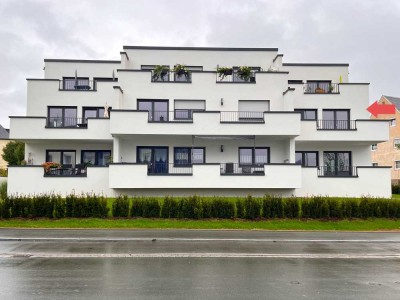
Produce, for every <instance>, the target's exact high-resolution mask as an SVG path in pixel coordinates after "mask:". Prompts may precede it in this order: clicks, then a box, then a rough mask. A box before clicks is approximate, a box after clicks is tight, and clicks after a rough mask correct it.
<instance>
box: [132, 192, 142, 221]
mask: <svg viewBox="0 0 400 300" xmlns="http://www.w3.org/2000/svg"><path fill="white" fill-rule="evenodd" d="M143 201H144V200H142V199H141V198H138V197H135V198H133V200H132V207H131V216H132V217H142V216H143Z"/></svg>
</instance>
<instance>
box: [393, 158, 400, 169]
mask: <svg viewBox="0 0 400 300" xmlns="http://www.w3.org/2000/svg"><path fill="white" fill-rule="evenodd" d="M394 169H395V170H399V169H400V160H396V161H395V162H394Z"/></svg>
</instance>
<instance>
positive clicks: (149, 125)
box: [8, 46, 391, 197]
mask: <svg viewBox="0 0 400 300" xmlns="http://www.w3.org/2000/svg"><path fill="white" fill-rule="evenodd" d="M120 55H121V59H120V60H115V61H105V60H66V59H45V60H44V62H45V71H44V78H43V79H27V85H28V92H27V110H26V116H11V117H10V118H11V130H10V139H13V140H20V141H23V142H24V143H26V151H25V153H26V154H25V155H26V158H25V159H26V161H27V162H28V165H26V166H10V167H9V178H8V193H9V194H13V193H22V194H33V193H44V192H56V193H61V194H63V195H65V194H67V193H71V192H73V191H74V192H75V193H81V192H95V193H103V194H104V195H106V196H111V197H112V196H115V195H118V194H120V193H125V194H129V195H174V196H180V195H189V194H190V195H192V194H198V195H210V196H213V195H226V196H234V195H247V194H252V195H263V194H265V193H271V194H282V195H284V196H290V195H295V196H311V195H328V196H343V197H346V196H347V197H360V196H362V195H371V196H379V197H390V196H391V188H390V168H386V167H373V166H372V163H371V154H370V149H371V145H372V144H377V143H379V142H383V141H386V140H388V138H389V129H388V123H387V121H385V120H371V119H369V113H368V112H367V110H366V108H367V107H368V105H369V101H368V98H369V94H368V88H369V84H368V83H350V82H349V79H348V67H349V65H348V64H329V63H327V64H307V63H283V55H282V54H279V53H278V49H276V48H197V47H193V48H192V47H190V48H189V47H145V46H124V47H123V51H122V52H120ZM179 65H184V66H185V67H183V68H180V69H179ZM224 68H225V69H224ZM174 70H175V71H174ZM44 162H57V163H59V164H60V166H59V167H57V168H49V169H46V170H44V169H43V167H42V166H41V164H43V163H44Z"/></svg>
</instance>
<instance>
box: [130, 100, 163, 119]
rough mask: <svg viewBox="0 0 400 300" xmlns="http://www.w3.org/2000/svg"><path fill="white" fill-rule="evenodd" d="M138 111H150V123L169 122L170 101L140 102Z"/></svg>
mask: <svg viewBox="0 0 400 300" xmlns="http://www.w3.org/2000/svg"><path fill="white" fill-rule="evenodd" d="M137 109H138V110H144V111H148V112H149V121H150V122H167V121H168V100H138V102H137Z"/></svg>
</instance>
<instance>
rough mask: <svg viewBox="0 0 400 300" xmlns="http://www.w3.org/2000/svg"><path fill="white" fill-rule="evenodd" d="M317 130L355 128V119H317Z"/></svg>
mask: <svg viewBox="0 0 400 300" xmlns="http://www.w3.org/2000/svg"><path fill="white" fill-rule="evenodd" d="M317 130H357V126H356V121H355V120H318V121H317Z"/></svg>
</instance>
